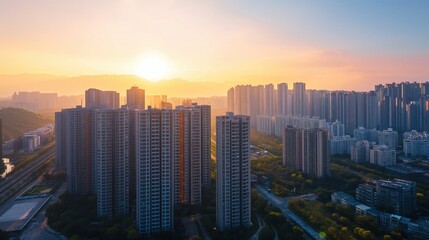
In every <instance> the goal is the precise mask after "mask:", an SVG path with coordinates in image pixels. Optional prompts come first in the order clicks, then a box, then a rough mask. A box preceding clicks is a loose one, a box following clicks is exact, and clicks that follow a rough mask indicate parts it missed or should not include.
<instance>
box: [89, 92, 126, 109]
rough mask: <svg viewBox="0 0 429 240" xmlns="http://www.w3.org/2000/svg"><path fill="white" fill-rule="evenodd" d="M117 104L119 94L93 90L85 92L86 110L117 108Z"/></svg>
mask: <svg viewBox="0 0 429 240" xmlns="http://www.w3.org/2000/svg"><path fill="white" fill-rule="evenodd" d="M119 103H120V101H119V93H117V92H115V91H101V90H99V89H95V88H90V89H88V90H86V91H85V107H86V108H90V109H94V108H119Z"/></svg>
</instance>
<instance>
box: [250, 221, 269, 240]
mask: <svg viewBox="0 0 429 240" xmlns="http://www.w3.org/2000/svg"><path fill="white" fill-rule="evenodd" d="M256 217H257V220H258V226H259V229H258V231H256V233H255V234H253V236H252V237H251V238H250V239H251V240H258V239H259V233H260V232H261V230H262V229H263V228H264V227H265V221H264V219H261V218H260V217H259V216H256Z"/></svg>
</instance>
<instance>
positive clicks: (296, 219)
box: [255, 184, 325, 240]
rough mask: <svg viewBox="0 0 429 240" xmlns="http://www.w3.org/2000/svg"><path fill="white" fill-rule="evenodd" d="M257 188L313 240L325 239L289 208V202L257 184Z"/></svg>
mask: <svg viewBox="0 0 429 240" xmlns="http://www.w3.org/2000/svg"><path fill="white" fill-rule="evenodd" d="M255 188H256V189H257V190H258V191H259V193H261V195H262V196H263V197H264V198H265V199H266V200H268V201H269V202H270V203H271V204H273V205H274V206H276V207H278V208H279V209H280V211H281V212H282V214H283V216H285V217H286V218H287V219H288V220H292V221H293V222H294V223H295V224H296V225H298V226H299V227H301V228H302V229H303V230H304V231H305V232H306V233H307V234H308V235H309V236H310V237H311V238H313V239H315V240H323V239H325V238H323V237H321V236H320V235H319V233H318V232H317V231H316V230H314V229H313V228H312V227H311V226H310V225H308V224H307V223H306V222H304V221H303V220H302V219H301V218H300V217H298V215H296V214H295V213H293V212H292V211H291V210H289V209H288V207H287V201H286V200H284V199H282V198H279V197H277V196H276V195H275V194H273V193H270V192H268V190H267V189H265V188H264V187H263V186H261V185H259V184H256V185H255Z"/></svg>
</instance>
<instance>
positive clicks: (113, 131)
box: [55, 87, 250, 234]
mask: <svg viewBox="0 0 429 240" xmlns="http://www.w3.org/2000/svg"><path fill="white" fill-rule="evenodd" d="M85 96H86V101H85V102H86V104H87V105H86V107H85V108H83V107H81V106H78V107H76V108H72V109H63V110H62V111H61V112H57V113H56V115H55V129H56V156H57V167H59V168H65V169H66V174H67V188H68V192H69V193H70V194H77V195H81V194H94V195H96V196H97V214H98V216H103V217H112V216H123V215H128V214H132V215H133V216H135V219H136V226H137V229H138V231H139V232H140V233H142V234H148V233H154V232H161V231H172V230H174V207H175V206H179V205H188V206H199V205H201V204H202V192H203V191H202V189H203V188H204V187H209V186H210V184H211V180H210V174H211V171H210V169H211V166H210V161H211V128H210V125H211V107H210V106H208V105H197V104H191V103H188V104H185V105H182V106H176V108H175V109H171V107H169V108H167V109H163V108H152V107H151V106H149V107H147V108H146V106H145V92H144V90H142V89H139V88H137V87H133V88H131V89H130V90H128V91H127V105H124V106H122V107H119V101H118V100H119V94H118V93H116V92H113V91H101V90H98V89H89V90H87V91H86V94H85ZM217 130H218V134H217V143H218V147H217V151H218V155H217V156H218V157H217V161H218V163H219V164H218V165H217V171H218V173H220V174H219V175H218V178H217V180H216V184H217V186H219V187H218V188H217V200H218V201H217V213H218V214H217V219H218V227H219V229H220V230H224V229H228V228H233V227H238V226H249V225H250V162H249V146H250V145H249V118H248V117H245V116H233V115H231V114H230V115H227V116H221V117H218V119H217Z"/></svg>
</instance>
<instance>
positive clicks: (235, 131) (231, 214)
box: [216, 113, 251, 231]
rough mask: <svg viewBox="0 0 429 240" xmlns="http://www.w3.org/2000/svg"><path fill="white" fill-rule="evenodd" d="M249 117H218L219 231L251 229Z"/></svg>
mask: <svg viewBox="0 0 429 240" xmlns="http://www.w3.org/2000/svg"><path fill="white" fill-rule="evenodd" d="M249 131H250V126H249V117H248V116H240V115H238V116H237V115H236V116H234V114H233V113H227V115H226V116H218V117H216V172H217V174H216V223H217V228H218V230H220V231H223V230H226V229H230V228H234V227H240V226H243V227H248V226H250V225H251V205H250V160H249V159H250V158H249V154H250V153H249V152H250V140H249Z"/></svg>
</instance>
